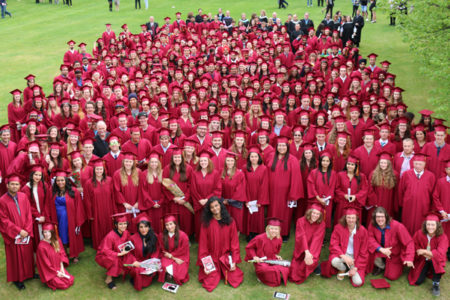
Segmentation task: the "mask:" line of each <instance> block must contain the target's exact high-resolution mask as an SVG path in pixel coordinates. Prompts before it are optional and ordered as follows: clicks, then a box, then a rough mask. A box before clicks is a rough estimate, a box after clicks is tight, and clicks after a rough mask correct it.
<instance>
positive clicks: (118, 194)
mask: <svg viewBox="0 0 450 300" xmlns="http://www.w3.org/2000/svg"><path fill="white" fill-rule="evenodd" d="M113 187H114V195H115V198H116V203H117V204H124V203H125V202H126V201H125V198H124V197H123V195H122V182H121V178H120V169H119V170H117V171H116V172H115V173H114V175H113Z"/></svg>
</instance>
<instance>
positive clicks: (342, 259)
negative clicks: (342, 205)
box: [321, 208, 369, 287]
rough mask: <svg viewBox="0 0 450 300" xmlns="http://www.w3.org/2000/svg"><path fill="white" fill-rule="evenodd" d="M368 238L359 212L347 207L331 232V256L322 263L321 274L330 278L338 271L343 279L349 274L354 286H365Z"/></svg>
mask: <svg viewBox="0 0 450 300" xmlns="http://www.w3.org/2000/svg"><path fill="white" fill-rule="evenodd" d="M367 240H368V234H367V230H366V229H365V228H364V227H363V226H362V225H360V220H359V216H358V212H357V211H356V210H355V209H353V208H348V209H346V210H345V212H344V216H342V218H341V219H340V220H339V224H337V225H336V227H334V230H333V233H332V234H331V240H330V257H329V259H328V261H325V262H323V263H322V264H321V271H322V273H321V275H322V276H324V277H328V278H329V277H331V275H333V274H336V273H337V274H338V275H337V279H338V280H343V279H344V277H345V275H346V274H348V277H350V280H351V283H352V285H353V286H354V287H360V286H363V285H364V278H365V274H366V266H367V261H368V258H369V252H368V251H367Z"/></svg>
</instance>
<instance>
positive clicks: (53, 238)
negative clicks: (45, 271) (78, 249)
mask: <svg viewBox="0 0 450 300" xmlns="http://www.w3.org/2000/svg"><path fill="white" fill-rule="evenodd" d="M49 231H50V233H51V234H52V236H51V237H50V245H52V247H53V249H55V252H59V251H60V250H61V248H60V247H59V241H58V236H57V235H56V232H55V230H49Z"/></svg>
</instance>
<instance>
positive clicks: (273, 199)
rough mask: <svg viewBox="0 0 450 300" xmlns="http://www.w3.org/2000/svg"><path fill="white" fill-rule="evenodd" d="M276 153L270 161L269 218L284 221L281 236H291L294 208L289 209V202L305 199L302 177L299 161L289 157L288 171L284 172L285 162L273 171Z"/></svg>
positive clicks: (280, 161)
mask: <svg viewBox="0 0 450 300" xmlns="http://www.w3.org/2000/svg"><path fill="white" fill-rule="evenodd" d="M274 156H275V153H274V154H273V155H271V158H270V159H269V160H268V161H269V162H270V163H269V167H268V169H269V197H270V204H269V212H268V215H269V217H271V218H272V217H275V218H279V219H281V220H283V223H282V224H281V235H283V236H287V235H289V232H290V228H291V220H292V213H293V210H294V209H293V208H289V207H288V201H291V200H292V201H297V200H299V199H300V198H303V197H304V192H303V185H302V184H301V182H302V175H301V173H300V165H299V163H298V160H297V159H296V158H295V157H293V156H291V155H290V156H289V157H288V161H287V170H284V161H283V160H278V161H277V164H276V166H275V171H272V167H271V166H272V162H273V160H274Z"/></svg>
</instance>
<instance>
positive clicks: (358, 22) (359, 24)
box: [353, 9, 364, 47]
mask: <svg viewBox="0 0 450 300" xmlns="http://www.w3.org/2000/svg"><path fill="white" fill-rule="evenodd" d="M353 25H354V26H355V28H356V32H355V35H354V38H353V41H354V42H355V45H356V47H359V43H360V42H361V33H362V29H363V27H364V17H363V16H362V15H361V12H360V11H359V9H358V10H357V11H356V16H355V18H354V19H353Z"/></svg>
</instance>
